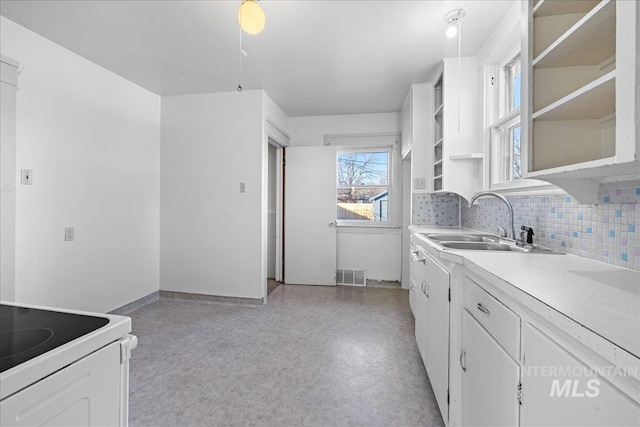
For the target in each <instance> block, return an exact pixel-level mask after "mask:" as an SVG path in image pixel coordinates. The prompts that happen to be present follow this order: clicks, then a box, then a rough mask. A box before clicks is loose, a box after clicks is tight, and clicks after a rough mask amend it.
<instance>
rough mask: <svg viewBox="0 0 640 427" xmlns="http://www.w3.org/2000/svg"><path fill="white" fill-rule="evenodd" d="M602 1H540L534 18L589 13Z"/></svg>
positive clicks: (534, 9)
mask: <svg viewBox="0 0 640 427" xmlns="http://www.w3.org/2000/svg"><path fill="white" fill-rule="evenodd" d="M598 3H600V0H582V1H567V0H540V1H538V2H537V3H536V5H535V6H534V7H533V16H535V17H536V18H540V17H542V16H552V15H566V14H569V13H587V12H589V11H590V10H591V9H593V8H594V7H595V6H596V5H597V4H598Z"/></svg>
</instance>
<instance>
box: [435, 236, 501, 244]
mask: <svg viewBox="0 0 640 427" xmlns="http://www.w3.org/2000/svg"><path fill="white" fill-rule="evenodd" d="M423 235H424V236H425V237H426V238H427V239H431V240H436V241H438V242H442V241H446V242H496V243H497V242H498V241H499V239H498V238H497V237H494V236H490V235H488V234H423Z"/></svg>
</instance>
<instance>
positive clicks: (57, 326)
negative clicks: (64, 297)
mask: <svg viewBox="0 0 640 427" xmlns="http://www.w3.org/2000/svg"><path fill="white" fill-rule="evenodd" d="M107 323H109V319H108V318H106V317H98V316H87V315H82V314H73V313H62V312H57V311H51V310H41V309H35V308H26V307H15V306H12V305H4V304H0V372H4V371H6V370H8V369H11V368H13V367H14V366H17V365H19V364H21V363H24V362H26V361H28V360H30V359H33V358H34V357H37V356H40V355H41V354H44V353H46V352H47V351H49V350H52V349H54V348H56V347H60V346H61V345H63V344H66V343H68V342H70V341H73V340H75V339H76V338H79V337H81V336H83V335H85V334H88V333H89V332H92V331H95V330H96V329H100V328H101V327H103V326H105V325H106V324H107Z"/></svg>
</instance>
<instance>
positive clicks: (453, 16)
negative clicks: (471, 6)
mask: <svg viewBox="0 0 640 427" xmlns="http://www.w3.org/2000/svg"><path fill="white" fill-rule="evenodd" d="M465 15H466V12H465V11H464V9H455V10H452V11H451V12H449V13H447V14H446V15H445V17H444V22H446V23H447V25H448V27H447V32H446V34H447V37H449V38H450V39H452V38H454V37H455V36H457V35H458V26H460V21H462V18H464V16H465Z"/></svg>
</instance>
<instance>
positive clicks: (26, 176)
mask: <svg viewBox="0 0 640 427" xmlns="http://www.w3.org/2000/svg"><path fill="white" fill-rule="evenodd" d="M20 174H21V176H22V179H21V180H20V183H21V184H22V185H31V181H32V180H33V177H32V176H31V175H32V173H31V169H20Z"/></svg>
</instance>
